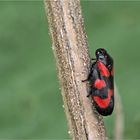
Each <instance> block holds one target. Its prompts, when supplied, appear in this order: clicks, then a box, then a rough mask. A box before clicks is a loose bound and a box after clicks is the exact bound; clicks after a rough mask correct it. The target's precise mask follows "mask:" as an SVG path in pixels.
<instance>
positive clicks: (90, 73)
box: [82, 58, 96, 82]
mask: <svg viewBox="0 0 140 140" xmlns="http://www.w3.org/2000/svg"><path fill="white" fill-rule="evenodd" d="M92 59H93V60H96V59H94V58H92ZM95 63H96V62H93V63H92V65H91V66H90V72H89V75H88V77H87V79H85V80H82V82H86V81H89V80H90V77H91V76H92V72H93V67H94V65H95Z"/></svg>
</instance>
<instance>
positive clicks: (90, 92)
mask: <svg viewBox="0 0 140 140" xmlns="http://www.w3.org/2000/svg"><path fill="white" fill-rule="evenodd" d="M91 94H92V91H91V89H90V91H89V93H88V95H87V97H89V96H90V95H91Z"/></svg>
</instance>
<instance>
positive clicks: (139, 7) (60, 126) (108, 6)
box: [0, 1, 140, 139]
mask: <svg viewBox="0 0 140 140" xmlns="http://www.w3.org/2000/svg"><path fill="white" fill-rule="evenodd" d="M81 4H82V12H83V14H84V21H85V25H86V32H87V34H88V42H89V48H90V52H91V56H93V57H94V52H95V48H99V47H104V48H106V49H107V50H108V51H109V52H110V53H111V54H112V56H113V57H114V60H115V80H116V82H117V85H118V88H119V91H120V94H121V97H122V102H123V105H124V114H125V138H140V134H139V129H140V127H139V126H140V125H139V124H140V111H139V98H140V95H139V94H138V93H139V88H138V86H139V79H140V75H139V69H140V65H139V59H140V56H139V51H140V48H139V45H140V43H139V36H140V17H139V12H140V2H101V1H100V2H98V1H94V2H93V1H82V2H81ZM0 23H1V24H0V104H1V106H0V138H1V139H2V138H7V139H15V138H28V139H30V138H39V139H41V138H46V139H47V138H48V139H49V138H54V139H57V138H59V139H62V138H63V139H64V138H69V136H68V134H67V131H68V129H67V123H66V118H65V114H64V110H63V108H62V105H63V102H62V98H61V94H60V90H59V84H58V80H57V75H56V67H55V60H54V58H53V53H52V50H51V42H50V37H49V33H48V29H47V28H48V27H47V18H46V16H45V10H44V5H43V2H35V1H30V2H29V1H28V2H27V1H25V2H24V1H22V2H21V1H20V2H10V1H7V2H4V1H3V2H2V1H1V2H0ZM92 48H94V49H92ZM81 94H82V93H81ZM113 117H114V116H113ZM105 121H106V125H107V130H108V134H109V137H111V138H112V137H113V127H114V124H113V118H112V117H108V118H105Z"/></svg>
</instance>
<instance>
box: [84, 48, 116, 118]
mask: <svg viewBox="0 0 140 140" xmlns="http://www.w3.org/2000/svg"><path fill="white" fill-rule="evenodd" d="M95 54H96V59H93V60H95V62H93V63H92V65H91V68H90V73H89V75H88V78H87V79H86V80H84V81H89V84H90V91H89V95H88V96H91V98H92V100H93V103H94V104H95V108H96V109H97V111H98V112H99V114H101V115H103V116H108V115H111V114H112V112H113V109H114V68H113V59H112V57H111V56H110V55H109V54H108V53H107V51H106V50H105V49H103V48H99V49H97V50H96V53H95Z"/></svg>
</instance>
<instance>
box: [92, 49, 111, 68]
mask: <svg viewBox="0 0 140 140" xmlns="http://www.w3.org/2000/svg"><path fill="white" fill-rule="evenodd" d="M95 54H96V60H97V61H101V62H102V63H103V64H104V65H105V66H107V68H108V69H109V70H111V69H112V65H113V59H112V58H111V56H110V55H109V54H108V53H107V51H106V50H105V49H103V48H99V49H97V50H96V52H95Z"/></svg>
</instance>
